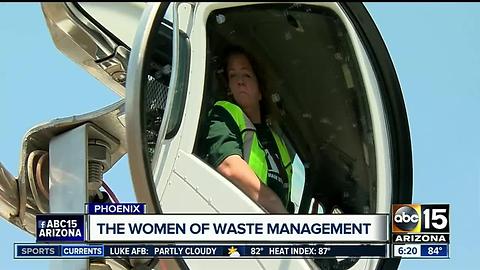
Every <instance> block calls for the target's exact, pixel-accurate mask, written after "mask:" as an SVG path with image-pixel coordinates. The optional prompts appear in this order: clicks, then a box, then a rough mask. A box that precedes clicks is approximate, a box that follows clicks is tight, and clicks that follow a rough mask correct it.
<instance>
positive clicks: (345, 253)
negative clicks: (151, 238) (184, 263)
mask: <svg viewBox="0 0 480 270" xmlns="http://www.w3.org/2000/svg"><path fill="white" fill-rule="evenodd" d="M386 255H387V245H385V244H381V245H312V244H300V245H298V244H296V245H246V244H240V245H235V244H233V245H145V244H136V245H116V244H108V245H107V244H105V245H50V246H49V245H35V244H23V245H22V244H17V245H16V252H15V258H32V257H35V258H37V259H38V258H52V257H61V258H89V257H111V256H122V257H194V258H215V257H223V258H226V257H243V258H271V257H277V258H296V257H310V258H320V257H363V258H369V257H375V258H384V257H386Z"/></svg>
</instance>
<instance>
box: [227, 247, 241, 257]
mask: <svg viewBox="0 0 480 270" xmlns="http://www.w3.org/2000/svg"><path fill="white" fill-rule="evenodd" d="M228 256H230V257H240V253H239V252H238V250H237V248H236V247H234V246H231V247H230V248H229V249H228Z"/></svg>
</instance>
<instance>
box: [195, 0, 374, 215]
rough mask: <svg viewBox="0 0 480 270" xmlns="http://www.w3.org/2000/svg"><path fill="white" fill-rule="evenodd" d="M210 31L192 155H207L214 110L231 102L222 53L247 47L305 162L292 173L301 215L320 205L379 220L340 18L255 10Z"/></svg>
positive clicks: (362, 95) (358, 81)
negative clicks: (207, 135)
mask: <svg viewBox="0 0 480 270" xmlns="http://www.w3.org/2000/svg"><path fill="white" fill-rule="evenodd" d="M206 29H207V62H206V78H205V85H204V97H203V101H202V102H203V104H202V111H201V116H200V121H199V129H198V130H199V132H198V136H197V141H196V144H195V149H194V153H199V152H201V151H202V150H201V144H200V143H199V142H200V140H201V138H202V137H203V136H204V135H205V132H206V128H207V127H206V126H205V124H204V123H205V122H206V121H205V120H206V117H207V114H208V111H209V110H210V108H212V106H213V104H214V102H215V101H217V100H220V99H223V98H225V95H226V82H225V80H224V79H223V74H222V73H223V70H222V59H221V57H222V52H223V51H224V49H225V48H226V47H227V46H229V45H237V46H241V47H243V48H244V49H245V50H246V51H248V52H249V53H250V54H252V55H253V57H254V58H255V60H256V62H257V63H258V64H259V66H258V67H257V68H258V69H259V70H260V71H259V73H260V75H259V76H262V77H263V80H264V81H265V86H266V87H265V89H263V97H264V99H266V101H267V104H268V106H267V107H268V112H269V118H270V119H271V123H272V125H273V126H274V127H275V128H276V129H277V130H280V132H281V133H283V134H284V136H285V137H286V138H287V139H288V142H287V144H288V147H289V149H290V150H293V151H294V152H295V153H296V155H297V158H298V160H300V161H301V162H299V163H298V164H297V167H294V176H293V178H295V177H296V178H297V179H294V181H300V182H302V181H303V189H301V190H300V189H299V190H297V192H298V193H299V196H300V197H301V199H300V200H299V201H298V202H297V203H296V204H297V209H296V211H295V212H296V213H310V212H315V211H317V207H318V205H317V204H319V205H320V207H321V208H322V209H323V210H322V211H323V212H324V213H331V212H332V210H333V209H334V208H339V209H340V210H341V212H343V213H348V214H354V213H375V209H376V181H377V178H376V162H375V156H376V155H375V144H374V137H373V130H372V123H371V117H370V112H369V105H368V100H367V98H366V92H365V87H364V83H363V79H362V77H361V74H360V71H359V67H358V62H357V58H356V56H355V53H354V50H353V47H352V43H351V40H350V37H349V34H348V32H347V30H346V28H345V26H344V24H343V22H342V21H341V19H340V18H339V17H338V16H337V14H336V13H335V12H334V11H333V10H331V9H329V8H326V7H318V6H310V5H301V4H293V5H292V4H256V5H248V6H241V7H234V8H225V9H219V10H215V11H213V12H212V13H211V14H210V15H209V18H208V20H207V25H206ZM296 168H297V173H296ZM298 168H301V169H302V172H301V173H299V170H298ZM303 174H304V176H303Z"/></svg>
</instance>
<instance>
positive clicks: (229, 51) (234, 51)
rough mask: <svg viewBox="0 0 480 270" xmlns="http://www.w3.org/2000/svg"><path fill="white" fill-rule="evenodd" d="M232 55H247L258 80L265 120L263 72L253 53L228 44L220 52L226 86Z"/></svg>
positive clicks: (261, 110)
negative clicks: (221, 52)
mask: <svg viewBox="0 0 480 270" xmlns="http://www.w3.org/2000/svg"><path fill="white" fill-rule="evenodd" d="M233 55H245V57H247V59H248V61H249V62H250V65H251V66H252V69H253V72H254V73H255V77H257V82H258V90H259V91H260V94H261V95H262V99H261V100H260V113H261V117H262V121H263V120H265V116H266V115H265V113H266V109H267V107H266V102H265V98H266V97H265V95H264V94H265V81H264V78H263V73H262V72H261V69H260V66H259V65H258V62H257V61H256V60H255V58H254V57H253V55H251V54H250V53H249V52H247V51H246V50H245V49H244V48H243V47H240V46H237V45H230V46H227V47H226V48H225V50H224V51H223V54H222V60H223V62H222V69H223V76H224V79H225V83H226V86H227V87H228V70H227V68H228V60H229V59H230V57H231V56H233Z"/></svg>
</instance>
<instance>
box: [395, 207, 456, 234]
mask: <svg viewBox="0 0 480 270" xmlns="http://www.w3.org/2000/svg"><path fill="white" fill-rule="evenodd" d="M449 212H450V211H449V205H448V204H394V205H393V206H392V232H394V233H402V232H403V233H406V232H410V233H421V232H438V233H440V232H441V233H449V231H450V225H449V223H450V222H449V214H450V213H449Z"/></svg>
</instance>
